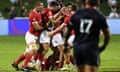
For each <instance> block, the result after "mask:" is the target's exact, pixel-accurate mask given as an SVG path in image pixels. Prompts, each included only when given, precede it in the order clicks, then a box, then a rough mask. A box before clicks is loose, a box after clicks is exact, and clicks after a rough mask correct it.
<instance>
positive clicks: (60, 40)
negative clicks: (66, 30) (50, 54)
mask: <svg viewBox="0 0 120 72" xmlns="http://www.w3.org/2000/svg"><path fill="white" fill-rule="evenodd" d="M63 44H64V40H63V38H62V35H61V34H60V33H57V34H55V35H54V36H53V37H52V45H53V46H54V47H57V46H59V45H63Z"/></svg>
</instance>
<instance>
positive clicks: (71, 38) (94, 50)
mask: <svg viewBox="0 0 120 72" xmlns="http://www.w3.org/2000/svg"><path fill="white" fill-rule="evenodd" d="M77 1H79V2H80V4H82V3H83V5H85V7H84V8H83V9H80V10H78V11H77V5H76V4H73V3H67V4H66V5H65V6H63V7H62V6H61V5H62V4H59V3H58V2H57V1H53V2H51V3H50V7H49V8H44V4H43V3H42V2H36V3H35V8H34V9H33V10H32V11H31V12H30V15H29V21H30V27H29V30H28V31H27V33H26V35H25V41H26V51H25V52H24V53H23V54H21V55H20V56H19V58H18V59H16V60H15V61H14V62H13V64H12V66H13V67H14V68H15V69H16V70H19V69H20V68H19V67H18V64H19V63H20V62H22V61H23V60H24V62H23V65H22V67H21V69H20V70H23V71H28V72H30V70H31V69H35V70H38V71H44V70H59V69H61V68H62V67H63V64H64V61H65V63H66V66H67V68H70V62H72V64H73V65H75V66H76V70H77V72H98V67H99V64H100V57H99V56H100V53H101V52H102V51H104V50H105V48H106V47H107V45H108V43H109V40H110V32H109V27H108V25H107V22H106V18H105V17H104V16H103V15H102V14H101V13H100V12H99V10H98V6H99V0H77ZM81 1H82V2H81ZM84 1H85V2H84ZM100 31H102V32H103V37H104V39H103V44H102V45H101V46H99V36H100ZM37 42H38V44H39V48H37ZM49 48H51V50H52V51H53V54H52V55H50V56H48V58H45V55H46V53H47V52H48V50H49ZM71 48H73V56H74V58H73V56H72V54H71V53H70V50H71Z"/></svg>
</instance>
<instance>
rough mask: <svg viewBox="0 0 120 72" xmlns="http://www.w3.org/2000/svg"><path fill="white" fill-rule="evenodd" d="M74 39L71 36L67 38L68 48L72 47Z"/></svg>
mask: <svg viewBox="0 0 120 72" xmlns="http://www.w3.org/2000/svg"><path fill="white" fill-rule="evenodd" d="M74 38H75V35H71V36H70V37H69V39H68V44H69V45H70V46H73V41H74Z"/></svg>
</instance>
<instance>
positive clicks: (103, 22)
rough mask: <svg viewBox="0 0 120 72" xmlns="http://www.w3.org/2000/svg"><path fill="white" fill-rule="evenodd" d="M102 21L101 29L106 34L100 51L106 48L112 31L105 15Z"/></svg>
mask: <svg viewBox="0 0 120 72" xmlns="http://www.w3.org/2000/svg"><path fill="white" fill-rule="evenodd" d="M100 23H101V30H102V32H103V36H104V41H103V45H102V46H101V47H100V52H102V51H104V50H105V49H106V46H107V45H108V43H109V41H110V31H109V27H108V24H107V21H106V18H105V17H103V18H101V20H100Z"/></svg>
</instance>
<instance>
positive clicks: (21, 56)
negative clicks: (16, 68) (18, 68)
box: [14, 54, 25, 65]
mask: <svg viewBox="0 0 120 72" xmlns="http://www.w3.org/2000/svg"><path fill="white" fill-rule="evenodd" d="M24 59H25V55H24V54H21V55H20V56H19V58H18V59H17V60H15V62H14V64H16V65H18V64H19V63H20V62H21V61H23V60H24Z"/></svg>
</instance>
